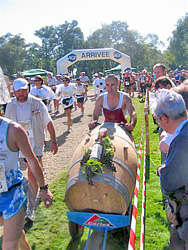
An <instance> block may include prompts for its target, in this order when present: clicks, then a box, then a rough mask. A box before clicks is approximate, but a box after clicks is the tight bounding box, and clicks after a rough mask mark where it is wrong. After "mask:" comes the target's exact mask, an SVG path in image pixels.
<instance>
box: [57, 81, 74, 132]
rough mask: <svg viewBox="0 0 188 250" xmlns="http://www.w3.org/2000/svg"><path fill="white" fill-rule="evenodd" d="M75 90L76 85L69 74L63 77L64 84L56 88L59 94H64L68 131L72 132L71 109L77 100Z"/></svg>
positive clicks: (63, 101) (63, 102)
mask: <svg viewBox="0 0 188 250" xmlns="http://www.w3.org/2000/svg"><path fill="white" fill-rule="evenodd" d="M75 91H76V88H75V85H74V84H73V83H70V78H69V77H68V76H64V77H63V84H60V85H58V86H57V90H56V93H57V94H58V96H61V95H62V104H63V108H64V110H65V114H66V116H67V126H68V128H67V133H70V127H71V126H72V119H71V111H72V108H73V103H74V100H75V98H74V94H75Z"/></svg>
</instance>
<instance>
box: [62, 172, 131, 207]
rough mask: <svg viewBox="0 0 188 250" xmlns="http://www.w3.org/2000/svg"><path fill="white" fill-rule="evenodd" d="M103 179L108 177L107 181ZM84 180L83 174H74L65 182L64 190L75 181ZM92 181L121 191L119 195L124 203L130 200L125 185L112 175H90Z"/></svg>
mask: <svg viewBox="0 0 188 250" xmlns="http://www.w3.org/2000/svg"><path fill="white" fill-rule="evenodd" d="M105 179H109V181H107V180H105ZM83 181H86V179H85V176H83V175H81V174H76V175H74V176H73V177H72V178H71V179H70V180H69V181H68V182H67V186H66V191H65V192H67V190H68V189H69V188H70V187H71V186H73V185H74V184H76V183H80V182H83ZM92 181H96V182H101V183H105V184H107V185H109V186H111V187H113V188H114V189H116V190H117V191H118V192H119V193H121V195H122V196H123V197H124V199H125V201H126V204H127V205H129V200H130V194H129V191H128V189H127V187H126V186H125V185H124V184H122V183H121V182H120V181H119V180H118V179H117V178H115V177H113V176H112V175H109V174H106V173H105V174H97V175H95V176H94V177H92Z"/></svg>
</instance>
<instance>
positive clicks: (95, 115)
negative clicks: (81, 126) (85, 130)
mask: <svg viewBox="0 0 188 250" xmlns="http://www.w3.org/2000/svg"><path fill="white" fill-rule="evenodd" d="M102 103H103V96H102V95H101V96H99V97H98V98H97V100H96V102H95V108H94V111H93V117H92V120H91V122H90V123H89V125H88V126H89V128H90V129H92V128H94V127H95V126H96V124H97V122H98V119H99V116H100V112H101V108H102Z"/></svg>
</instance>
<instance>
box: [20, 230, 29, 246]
mask: <svg viewBox="0 0 188 250" xmlns="http://www.w3.org/2000/svg"><path fill="white" fill-rule="evenodd" d="M19 249H21V250H31V247H30V245H29V242H28V240H27V238H26V235H25V232H24V230H22V234H21V237H20V241H19Z"/></svg>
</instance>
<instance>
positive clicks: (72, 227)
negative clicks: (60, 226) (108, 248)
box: [69, 221, 84, 240]
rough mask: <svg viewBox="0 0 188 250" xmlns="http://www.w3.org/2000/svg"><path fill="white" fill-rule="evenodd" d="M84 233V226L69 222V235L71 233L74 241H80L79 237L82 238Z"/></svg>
mask: <svg viewBox="0 0 188 250" xmlns="http://www.w3.org/2000/svg"><path fill="white" fill-rule="evenodd" d="M83 232H84V227H83V226H81V225H78V224H76V223H74V222H71V221H69V233H70V235H71V237H72V239H73V240H75V239H78V238H79V237H81V236H82V234H83Z"/></svg>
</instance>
